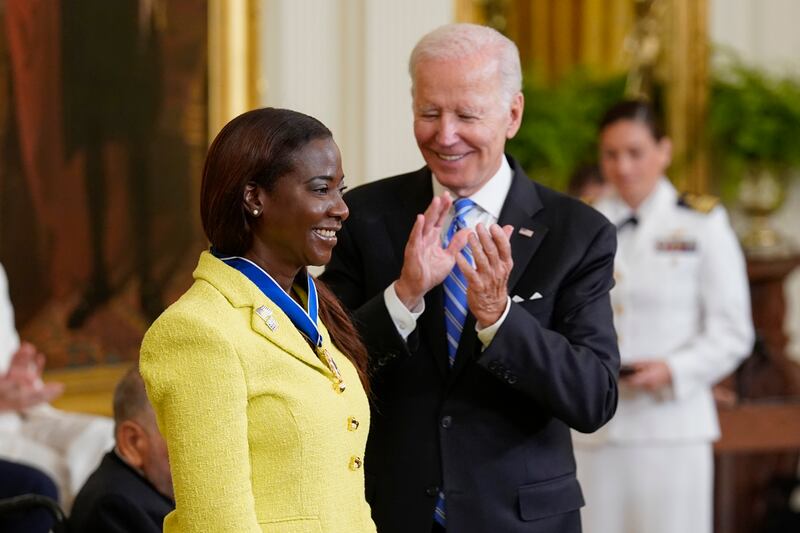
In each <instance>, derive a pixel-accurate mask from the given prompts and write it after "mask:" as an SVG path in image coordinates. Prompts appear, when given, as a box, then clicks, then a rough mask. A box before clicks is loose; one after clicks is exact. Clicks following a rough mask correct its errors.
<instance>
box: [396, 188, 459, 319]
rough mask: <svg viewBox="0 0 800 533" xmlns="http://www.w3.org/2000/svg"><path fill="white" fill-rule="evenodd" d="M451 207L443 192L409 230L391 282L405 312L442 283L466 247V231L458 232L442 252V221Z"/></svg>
mask: <svg viewBox="0 0 800 533" xmlns="http://www.w3.org/2000/svg"><path fill="white" fill-rule="evenodd" d="M452 205H453V199H452V198H450V195H449V194H448V193H447V192H444V193H442V194H441V195H440V196H436V197H434V198H433V200H432V201H431V203H430V205H429V206H428V208H427V209H426V210H425V212H424V213H423V214H421V215H417V220H416V222H415V223H414V227H413V228H412V229H411V235H409V237H408V243H406V249H405V253H404V257H403V268H402V270H401V271H400V278H399V279H398V280H397V281H396V282H395V292H397V297H398V298H399V299H400V301H401V302H403V304H404V305H405V306H406V307H407V308H408V309H414V308H415V307H417V306H418V305H419V304H420V303H421V301H422V298H423V297H424V296H425V294H426V293H427V292H428V291H429V290H431V289H432V288H433V287H435V286H437V285H439V284H440V283H441V282H442V281H444V279H445V278H446V277H447V275H448V274H449V273H450V271H451V270H453V266H454V265H455V263H456V257H458V256H459V255H460V252H461V249H462V248H464V246H465V245H466V243H467V237H468V235H469V233H470V230H468V229H462V230H460V231H458V232H457V233H456V234H455V235H454V236H453V238H452V239H451V240H450V244H449V245H448V246H447V248H442V231H443V225H444V220H445V219H446V218H447V213H448V212H449V210H450V206H452Z"/></svg>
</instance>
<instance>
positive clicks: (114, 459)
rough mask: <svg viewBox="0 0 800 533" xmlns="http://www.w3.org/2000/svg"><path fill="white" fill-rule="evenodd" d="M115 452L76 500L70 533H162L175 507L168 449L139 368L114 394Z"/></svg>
mask: <svg viewBox="0 0 800 533" xmlns="http://www.w3.org/2000/svg"><path fill="white" fill-rule="evenodd" d="M114 423H115V424H116V427H115V437H116V441H117V445H116V447H115V448H114V449H113V450H111V451H110V452H108V453H107V454H106V456H105V457H104V458H103V461H102V462H101V463H100V466H99V467H98V469H97V470H95V471H94V473H93V474H92V475H91V476H90V477H89V480H88V481H87V482H86V485H84V486H83V488H82V489H81V491H80V492H79V493H78V496H77V497H76V498H75V505H74V506H73V507H72V516H70V520H69V523H70V530H71V531H80V532H81V533H93V532H98V533H99V532H103V533H105V532H110V531H114V532H116V533H123V532H130V533H134V532H135V533H146V532H151V531H152V532H153V533H156V532H160V531H161V528H162V524H163V522H164V517H165V516H166V515H167V513H169V512H170V511H172V509H173V508H174V507H175V503H174V502H173V495H172V476H171V475H170V471H169V460H168V458H167V445H166V443H165V442H164V439H163V437H162V436H161V433H159V431H158V426H157V425H156V416H155V413H153V408H152V407H151V406H150V403H149V402H148V401H147V395H146V394H145V390H144V382H143V381H142V378H141V376H140V375H139V368H138V367H134V368H131V369H130V370H129V371H128V373H127V374H125V376H124V377H123V378H122V380H121V381H120V382H119V384H118V385H117V388H116V390H115V391H114Z"/></svg>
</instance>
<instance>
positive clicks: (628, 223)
mask: <svg viewBox="0 0 800 533" xmlns="http://www.w3.org/2000/svg"><path fill="white" fill-rule="evenodd" d="M638 225H639V219H638V218H637V217H636V215H631V216H629V217H628V218H626V219H625V220H623V221H622V222H619V223H618V224H617V232H620V231H622V230H623V229H625V228H626V227H630V228H631V229H636V227H637V226H638Z"/></svg>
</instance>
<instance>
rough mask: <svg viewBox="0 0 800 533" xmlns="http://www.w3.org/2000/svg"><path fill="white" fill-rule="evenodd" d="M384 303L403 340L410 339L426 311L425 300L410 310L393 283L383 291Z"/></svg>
mask: <svg viewBox="0 0 800 533" xmlns="http://www.w3.org/2000/svg"><path fill="white" fill-rule="evenodd" d="M383 301H384V302H385V303H386V310H387V311H389V316H390V317H391V318H392V322H394V327H395V328H397V332H398V333H399V334H400V336H401V337H403V340H406V339H408V336H409V335H411V333H412V332H413V331H414V330H415V329H416V328H417V319H418V318H419V317H420V315H421V314H422V313H423V312H424V311H425V300H422V302H421V303H420V304H419V305H418V306H417V307H415V308H414V309H411V310H409V309H408V308H407V307H406V306H405V304H404V303H403V302H401V301H400V298H398V297H397V291H395V290H394V283H392V284H391V285H389V286H388V287H386V290H385V291H383Z"/></svg>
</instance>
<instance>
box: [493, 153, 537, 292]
mask: <svg viewBox="0 0 800 533" xmlns="http://www.w3.org/2000/svg"><path fill="white" fill-rule="evenodd" d="M509 160H510V162H511V164H512V168H513V169H514V178H513V179H512V181H511V189H509V191H508V196H507V197H506V202H505V204H503V210H502V211H501V212H500V218H499V220H498V221H497V223H498V224H500V225H501V226H505V225H506V224H510V225H512V226H514V232H513V233H512V234H511V256H512V257H513V259H514V267H513V268H512V270H511V275H510V276H509V278H508V292H509V294H513V289H514V287H515V286H516V285H517V282H518V281H519V280H520V277H521V276H522V273H523V272H525V270H526V269H527V268H528V263H529V262H530V260H531V258H532V257H533V254H534V253H536V250H537V249H538V248H539V245H540V244H542V241H543V240H544V237H545V235H547V232H548V231H549V228H548V227H547V226H545V225H544V224H542V223H541V222H537V221H535V220H534V215H536V213H538V212H539V211H540V210H542V209H543V207H544V206H543V205H542V200H541V199H540V198H539V194H538V193H537V191H536V185H534V184H533V182H531V181H530V179H529V178H528V176H526V175H525V172H524V171H523V170H522V169H521V168H520V167H519V164H517V162H516V161H514V160H513V159H511V158H509Z"/></svg>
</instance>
